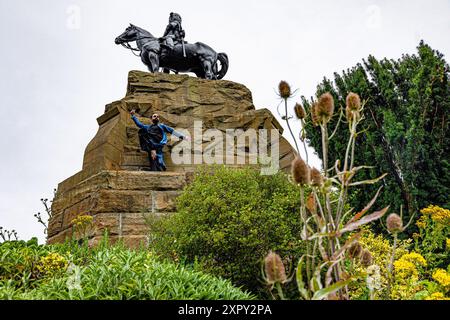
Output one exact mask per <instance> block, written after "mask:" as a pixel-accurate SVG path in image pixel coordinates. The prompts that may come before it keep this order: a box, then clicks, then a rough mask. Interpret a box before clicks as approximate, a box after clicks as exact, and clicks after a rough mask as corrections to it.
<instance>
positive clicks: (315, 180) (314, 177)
mask: <svg viewBox="0 0 450 320" xmlns="http://www.w3.org/2000/svg"><path fill="white" fill-rule="evenodd" d="M311 184H312V185H313V186H316V187H320V186H321V185H322V184H323V176H322V174H321V173H320V171H319V170H317V169H316V168H314V167H313V168H312V169H311Z"/></svg>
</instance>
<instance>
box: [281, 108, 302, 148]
mask: <svg viewBox="0 0 450 320" xmlns="http://www.w3.org/2000/svg"><path fill="white" fill-rule="evenodd" d="M284 110H285V120H286V124H287V127H288V129H289V132H290V133H291V136H292V139H294V143H295V149H296V150H297V154H298V155H300V151H299V148H298V145H297V139H295V136H294V133H292V129H291V125H290V124H289V118H288V110H287V99H284Z"/></svg>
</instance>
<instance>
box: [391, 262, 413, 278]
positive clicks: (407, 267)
mask: <svg viewBox="0 0 450 320" xmlns="http://www.w3.org/2000/svg"><path fill="white" fill-rule="evenodd" d="M394 269H395V275H396V276H397V277H399V278H402V279H405V278H408V277H410V276H417V275H418V272H417V268H416V266H415V265H414V263H412V262H411V261H407V260H403V259H400V260H397V261H395V262H394Z"/></svg>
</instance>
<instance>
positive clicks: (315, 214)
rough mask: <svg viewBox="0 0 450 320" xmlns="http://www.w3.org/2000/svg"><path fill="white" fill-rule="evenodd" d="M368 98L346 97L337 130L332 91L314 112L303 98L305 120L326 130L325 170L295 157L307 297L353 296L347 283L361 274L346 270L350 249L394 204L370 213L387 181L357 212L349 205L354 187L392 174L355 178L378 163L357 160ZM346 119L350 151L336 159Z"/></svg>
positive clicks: (300, 280) (300, 273)
mask: <svg viewBox="0 0 450 320" xmlns="http://www.w3.org/2000/svg"><path fill="white" fill-rule="evenodd" d="M365 103H366V102H361V99H360V97H359V95H357V94H356V93H352V92H350V93H349V94H348V96H347V98H346V107H345V111H344V110H342V109H343V108H341V110H340V112H339V119H338V121H337V124H336V127H335V128H334V129H333V131H332V132H331V134H330V133H329V131H330V128H329V127H328V123H329V122H330V120H331V119H332V117H334V116H337V114H335V113H334V109H335V106H334V98H333V96H332V95H331V94H330V93H328V92H327V93H324V94H322V95H321V96H320V97H319V98H318V99H317V101H313V103H312V106H311V107H310V108H309V110H308V111H309V112H307V111H306V110H305V109H304V108H303V107H301V106H300V105H299V104H297V105H296V106H295V109H294V111H295V113H296V115H297V118H299V119H300V120H301V121H302V125H303V124H304V122H305V121H312V123H313V125H314V126H319V127H320V130H321V136H322V140H321V141H322V163H323V171H322V172H321V171H319V170H318V169H316V168H313V167H310V166H309V165H308V163H307V162H305V161H304V160H303V159H301V158H300V157H299V156H298V157H296V158H295V159H294V160H293V162H292V179H293V182H294V183H296V184H297V185H298V186H299V188H300V216H301V220H302V221H303V227H302V231H301V235H300V236H301V239H302V240H304V241H306V253H305V254H304V255H303V256H302V257H301V258H300V259H299V262H298V265H297V269H296V281H297V286H298V290H299V293H300V296H301V298H302V299H307V300H309V299H313V300H322V299H348V298H349V297H348V290H347V285H348V284H350V283H351V282H352V281H355V280H357V279H356V278H355V277H354V276H349V275H348V273H346V272H345V265H344V259H345V256H346V251H347V250H349V248H350V247H351V245H352V244H353V243H354V242H355V241H358V239H359V238H360V236H361V234H362V231H360V230H359V229H360V228H361V227H362V226H364V225H366V224H368V223H370V222H372V221H375V220H377V219H380V218H381V217H382V216H384V215H385V213H386V212H387V211H388V209H389V206H388V207H385V208H383V209H381V210H379V211H375V212H372V213H370V214H368V212H369V210H370V209H371V208H372V206H373V205H374V203H375V201H376V199H377V197H378V195H379V194H380V191H381V187H380V188H379V189H378V191H377V192H376V194H375V195H374V197H373V199H372V200H371V201H370V202H369V203H368V204H367V205H366V206H365V207H364V208H363V209H362V210H360V211H358V212H355V211H354V209H353V208H350V209H349V208H348V203H347V198H348V191H349V188H351V187H353V186H359V185H363V184H373V183H377V182H378V181H380V180H381V179H383V178H384V177H385V176H386V174H383V175H381V176H379V177H377V178H375V179H371V180H363V181H354V180H353V179H354V177H355V175H356V174H357V173H358V172H359V171H360V170H364V169H368V168H372V167H370V166H366V165H360V166H356V164H355V162H354V159H355V142H356V139H357V138H358V136H359V135H360V134H361V133H362V131H361V132H360V131H358V125H359V124H360V123H361V121H362V120H363V119H364V116H363V110H364V105H365ZM344 118H345V120H344ZM286 119H287V118H286ZM288 120H289V119H287V121H288ZM344 122H346V123H347V125H348V129H349V138H348V142H347V148H346V152H345V154H344V155H343V159H342V161H341V160H337V161H336V162H335V163H334V164H333V165H331V164H330V163H329V159H328V146H329V143H330V141H331V140H332V139H333V138H334V136H335V133H336V131H337V130H338V128H339V125H340V124H341V123H344ZM300 137H301V139H302V141H304V140H305V139H306V138H307V137H305V133H304V132H302V133H301V134H300ZM304 143H305V142H304ZM305 149H306V144H305ZM309 190H310V191H309ZM306 193H308V194H306ZM336 196H337V199H335V198H336ZM352 215H353V216H352ZM349 234H351V235H349ZM348 235H349V236H348ZM367 258H368V257H367ZM367 262H369V261H367ZM368 265H370V263H368Z"/></svg>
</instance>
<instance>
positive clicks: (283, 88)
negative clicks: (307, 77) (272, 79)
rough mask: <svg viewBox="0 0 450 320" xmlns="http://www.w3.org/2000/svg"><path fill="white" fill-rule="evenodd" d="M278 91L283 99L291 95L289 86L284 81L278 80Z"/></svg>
mask: <svg viewBox="0 0 450 320" xmlns="http://www.w3.org/2000/svg"><path fill="white" fill-rule="evenodd" d="M278 93H279V94H280V97H282V98H283V99H287V98H289V97H290V96H291V87H290V86H289V84H288V83H287V82H286V81H283V80H282V81H280V84H279V85H278Z"/></svg>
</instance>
